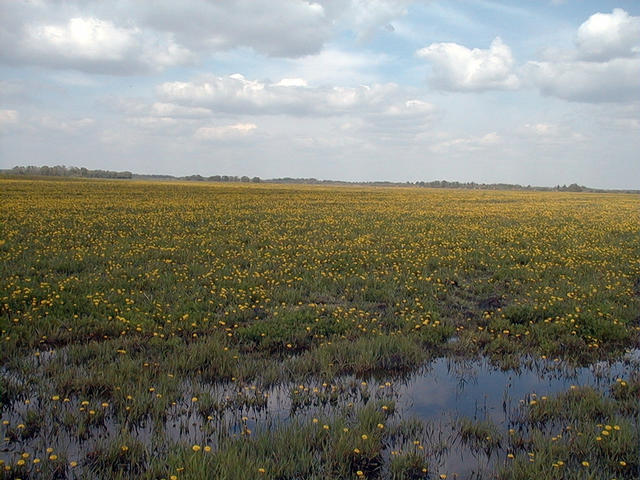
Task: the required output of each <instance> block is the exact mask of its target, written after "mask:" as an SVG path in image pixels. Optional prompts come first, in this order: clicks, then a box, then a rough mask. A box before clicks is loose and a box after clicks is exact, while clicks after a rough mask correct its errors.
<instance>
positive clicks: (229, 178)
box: [0, 165, 640, 193]
mask: <svg viewBox="0 0 640 480" xmlns="http://www.w3.org/2000/svg"><path fill="white" fill-rule="evenodd" d="M0 173H4V174H9V175H24V176H29V175H46V176H53V177H84V178H122V179H127V178H133V179H149V180H153V179H156V180H182V181H185V180H186V181H193V182H236V183H237V182H239V183H261V182H264V183H289V184H307V185H368V186H379V187H424V188H463V189H471V190H535V191H546V192H551V191H555V192H608V191H617V192H627V193H640V191H638V190H601V189H596V188H589V187H585V186H584V185H578V184H577V183H572V184H571V185H562V186H560V185H556V186H555V187H536V186H531V185H526V186H525V185H518V184H512V183H476V182H449V181H447V180H433V181H430V182H422V181H419V182H386V181H379V182H347V181H341V180H319V179H317V178H312V177H311V178H293V177H282V178H271V179H266V180H263V179H261V178H260V177H248V176H246V175H243V176H241V177H240V176H237V175H212V176H210V177H204V176H202V175H188V176H185V177H175V176H173V175H160V174H152V175H148V174H137V173H131V172H128V171H125V172H115V171H111V170H89V169H87V168H84V167H80V168H79V167H65V166H64V165H56V166H55V167H49V166H47V165H44V166H42V167H36V166H33V165H30V166H28V167H13V168H12V169H9V170H0Z"/></svg>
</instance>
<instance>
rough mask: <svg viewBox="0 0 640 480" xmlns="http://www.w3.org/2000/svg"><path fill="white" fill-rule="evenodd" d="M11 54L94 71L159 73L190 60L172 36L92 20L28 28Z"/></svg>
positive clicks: (186, 51) (86, 19) (187, 51)
mask: <svg viewBox="0 0 640 480" xmlns="http://www.w3.org/2000/svg"><path fill="white" fill-rule="evenodd" d="M15 55H16V57H20V60H21V61H26V62H31V63H39V64H44V65H48V66H51V67H56V68H73V69H77V70H82V71H87V72H98V73H135V72H142V71H152V70H160V69H163V68H166V67H170V66H173V65H179V64H183V63H187V62H188V61H191V60H192V58H193V55H192V54H191V52H189V50H187V49H186V48H184V47H182V46H180V45H178V44H176V43H175V41H174V40H173V36H172V35H171V34H162V35H157V34H153V35H150V34H145V33H144V32H142V30H140V29H139V28H137V27H118V26H116V25H115V24H114V23H112V22H111V21H108V20H102V19H99V18H95V17H86V18H82V17H74V18H71V19H69V20H68V22H66V23H62V24H32V25H27V26H25V28H24V34H23V37H22V39H21V41H20V43H19V45H18V46H17V51H16V53H15Z"/></svg>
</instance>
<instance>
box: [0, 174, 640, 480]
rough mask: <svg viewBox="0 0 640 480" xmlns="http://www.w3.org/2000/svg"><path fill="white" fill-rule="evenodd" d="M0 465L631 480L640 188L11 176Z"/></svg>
mask: <svg viewBox="0 0 640 480" xmlns="http://www.w3.org/2000/svg"><path fill="white" fill-rule="evenodd" d="M0 200H1V202H0V360H1V367H0V408H1V411H0V415H1V418H2V422H1V424H0V463H1V464H0V478H1V479H15V478H21V479H28V478H45V479H54V478H122V479H125V478H132V477H133V476H135V477H137V478H145V479H161V478H164V479H172V480H175V479H204V478H221V479H244V478H264V479H302V478H309V479H314V478H315V479H327V478H329V479H330V478H334V479H342V478H354V479H355V478H369V479H376V478H380V479H381V478H396V479H420V478H424V479H439V478H499V479H528V478H557V479H573V478H575V479H600V478H603V479H604V478H607V479H610V478H618V479H625V478H627V479H631V478H638V476H639V472H640V465H639V462H640V458H639V455H638V445H639V441H640V440H639V415H640V412H639V406H638V405H639V403H640V402H639V398H640V375H639V374H638V366H639V363H640V361H639V359H638V338H639V334H640V324H639V320H640V260H639V259H640V241H639V239H640V218H639V211H640V198H639V197H638V196H633V195H622V194H620V195H618V194H573V193H550V192H544V193H531V192H496V191H456V190H448V191H447V190H428V189H410V188H406V189H405V188H388V189H383V188H348V187H340V188H338V187H335V188H328V187H299V186H296V187H288V186H287V187H285V186H276V185H249V186H245V185H242V186H241V185H224V186H221V185H213V184H180V183H173V182H171V183H169V182H167V183H150V182H149V183H146V182H112V181H50V180H46V181H45V180H12V179H0Z"/></svg>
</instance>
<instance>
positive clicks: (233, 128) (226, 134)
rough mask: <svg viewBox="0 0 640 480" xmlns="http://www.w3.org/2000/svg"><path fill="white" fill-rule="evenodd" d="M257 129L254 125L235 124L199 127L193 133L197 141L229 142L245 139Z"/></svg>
mask: <svg viewBox="0 0 640 480" xmlns="http://www.w3.org/2000/svg"><path fill="white" fill-rule="evenodd" d="M256 128H258V126H257V125H256V124H255V123H236V124H233V125H223V126H209V127H200V128H198V129H197V130H196V132H195V133H194V135H193V136H194V138H196V139H198V140H204V141H211V140H230V139H237V138H242V137H246V136H248V135H250V134H252V133H253V132H254V130H255V129H256Z"/></svg>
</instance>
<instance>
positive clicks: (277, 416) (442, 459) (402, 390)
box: [0, 350, 640, 479]
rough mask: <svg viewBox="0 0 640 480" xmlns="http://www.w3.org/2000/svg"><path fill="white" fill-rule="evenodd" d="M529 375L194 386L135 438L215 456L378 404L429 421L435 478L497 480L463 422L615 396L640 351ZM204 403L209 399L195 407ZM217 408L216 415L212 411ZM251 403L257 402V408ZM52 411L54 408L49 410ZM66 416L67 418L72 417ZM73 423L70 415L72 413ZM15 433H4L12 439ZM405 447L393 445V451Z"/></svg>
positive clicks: (8, 416) (461, 368)
mask: <svg viewBox="0 0 640 480" xmlns="http://www.w3.org/2000/svg"><path fill="white" fill-rule="evenodd" d="M523 363H524V366H523V367H522V368H520V369H519V370H517V371H515V370H506V371H504V370H500V369H499V368H496V367H494V366H492V365H491V364H490V362H489V361H488V360H486V359H480V360H464V359H452V358H440V359H437V360H434V361H433V362H431V363H430V364H428V365H427V366H425V367H424V368H422V369H421V370H420V371H418V372H416V373H415V374H413V375H411V376H409V377H405V378H403V379H398V378H395V379H394V378H387V379H377V380H376V379H369V380H368V381H366V382H364V381H363V379H360V378H355V377H352V376H349V377H342V378H338V379H335V380H334V381H332V382H331V383H330V384H326V383H322V382H321V381H319V380H315V381H307V382H306V384H305V385H302V386H301V385H299V384H284V385H280V386H277V387H274V388H272V389H269V390H265V391H261V390H260V389H259V388H257V387H256V386H252V385H238V384H215V385H211V384H206V383H197V382H188V381H186V382H184V384H183V388H182V391H183V392H184V396H183V398H182V399H181V400H180V401H178V402H176V404H175V405H174V406H172V407H171V408H170V409H169V411H168V412H166V413H167V414H166V419H164V420H163V421H161V422H159V423H157V422H156V423H154V422H153V421H151V420H146V421H144V422H141V423H140V424H138V425H135V426H133V427H132V428H131V430H130V433H131V435H132V436H133V437H134V438H136V439H138V440H140V441H142V442H143V443H145V444H146V445H148V446H149V447H150V448H152V449H153V450H154V452H156V453H160V452H161V451H164V452H166V451H168V450H169V449H170V448H171V445H172V444H176V443H182V444H202V445H210V446H212V447H214V448H215V446H216V445H217V444H218V443H219V442H220V440H221V439H222V438H225V437H227V436H230V435H231V436H233V435H243V434H245V433H246V431H247V430H250V431H251V432H252V433H253V434H254V435H255V434H258V433H260V432H261V431H267V430H273V429H276V428H279V427H280V426H282V425H283V424H287V423H289V422H292V421H302V422H305V421H309V420H310V419H311V418H315V417H318V418H330V417H332V416H333V415H335V414H336V412H337V411H340V410H344V408H345V407H347V406H355V407H357V406H362V405H364V404H366V403H367V402H369V401H372V400H376V399H378V400H384V401H389V402H394V403H395V405H396V412H397V413H396V415H394V417H392V422H396V423H399V422H403V421H406V420H407V419H408V418H410V417H415V418H417V419H419V420H420V425H421V427H420V428H421V429H422V430H421V432H420V438H421V439H422V440H423V441H424V445H425V452H426V454H427V455H428V457H429V458H428V460H429V462H430V465H431V471H432V472H433V473H434V474H436V475H439V474H441V473H446V474H447V475H448V478H473V479H478V478H487V477H489V476H490V475H489V472H490V471H492V470H493V469H495V467H496V465H497V464H498V463H499V462H501V461H504V458H505V452H503V451H501V450H500V449H499V448H498V449H495V450H494V451H492V452H485V451H483V450H474V449H473V448H471V447H470V446H469V445H467V444H465V442H463V441H462V438H461V435H460V433H459V432H460V430H459V428H458V426H457V422H458V421H459V419H460V418H461V417H467V418H470V419H474V420H490V421H492V422H493V423H495V424H496V425H498V426H499V427H501V429H503V430H504V431H507V430H508V429H509V428H510V427H511V424H510V422H511V421H513V419H514V418H517V411H518V409H519V406H520V405H521V404H522V403H524V402H528V400H529V399H530V398H531V397H532V395H534V394H535V395H538V396H542V395H550V394H553V393H555V392H560V391H564V390H567V389H568V388H569V387H570V386H571V385H578V386H586V385H589V386H593V387H596V388H599V389H606V388H608V387H609V385H610V384H611V383H612V382H613V381H615V379H616V378H619V377H621V378H622V377H623V378H627V377H629V376H630V374H631V373H632V372H637V371H638V370H640V368H639V367H640V350H634V351H632V352H630V353H628V354H627V355H626V356H625V357H624V358H623V359H622V360H620V361H618V362H613V363H606V362H601V363H597V364H594V365H592V366H591V367H588V368H571V367H570V366H568V365H566V364H564V363H562V362H554V361H546V360H544V361H540V360H531V359H530V360H528V361H525V362H523ZM194 396H197V397H198V398H200V401H199V402H198V403H194V402H193V398H192V397H194ZM206 398H208V399H209V405H210V406H211V408H210V409H208V408H204V403H205V402H204V399H206ZM247 399H248V400H250V402H248V403H247ZM79 402H80V400H79V399H77V398H73V399H71V400H70V401H69V402H68V403H65V404H63V405H60V406H59V407H58V406H56V407H55V408H62V409H66V410H68V411H69V412H75V411H77V410H78V408H79V407H80V403H79ZM40 405H41V402H40V401H39V399H38V398H37V397H34V398H31V399H29V405H25V404H24V403H23V402H16V403H14V404H12V405H11V406H10V407H9V408H5V409H4V410H3V412H2V420H3V421H5V420H6V421H7V422H8V423H9V424H11V425H15V424H17V423H19V422H21V421H22V419H23V418H24V416H25V415H26V413H27V410H38V409H39V408H40ZM43 406H44V405H43ZM66 410H65V411H66ZM62 413H64V412H62ZM123 427H124V426H123V425H120V424H119V423H118V421H117V418H116V417H115V416H108V417H107V418H106V419H105V422H104V425H100V426H92V427H90V429H89V431H88V432H86V435H85V436H83V437H79V436H78V435H77V434H74V433H73V429H59V428H57V427H56V428H54V425H42V426H41V428H42V430H41V431H40V433H39V434H38V435H36V436H35V437H33V438H30V439H25V440H22V441H10V442H7V441H5V442H4V443H3V445H2V447H1V448H0V459H3V460H5V461H12V459H15V457H16V455H18V454H19V453H20V452H24V451H28V452H37V451H43V450H44V449H45V448H47V447H53V448H55V450H56V451H60V452H64V453H65V455H66V456H67V457H68V458H70V459H82V458H85V457H86V456H87V454H88V453H89V452H91V451H93V450H95V449H99V448H100V446H101V445H105V444H107V443H108V442H109V441H112V440H113V439H115V438H117V436H118V435H119V432H121V431H122V428H123ZM7 429H8V427H4V426H3V425H0V431H1V433H2V436H3V437H4V436H6V434H7ZM399 447H401V445H395V444H392V445H389V446H388V450H389V451H392V450H393V449H396V448H399Z"/></svg>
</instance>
